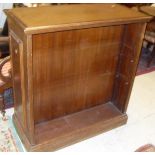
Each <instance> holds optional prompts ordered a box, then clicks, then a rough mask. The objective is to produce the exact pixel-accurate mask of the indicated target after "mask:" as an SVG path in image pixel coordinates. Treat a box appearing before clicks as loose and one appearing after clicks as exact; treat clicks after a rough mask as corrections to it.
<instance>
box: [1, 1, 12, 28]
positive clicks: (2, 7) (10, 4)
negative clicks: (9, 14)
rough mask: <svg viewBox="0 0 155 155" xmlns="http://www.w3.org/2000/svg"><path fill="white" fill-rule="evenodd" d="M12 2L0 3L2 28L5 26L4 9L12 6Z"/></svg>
mask: <svg viewBox="0 0 155 155" xmlns="http://www.w3.org/2000/svg"><path fill="white" fill-rule="evenodd" d="M12 5H13V4H12V3H0V28H2V27H3V25H4V22H5V19H6V16H5V14H4V12H3V10H4V9H9V8H12Z"/></svg>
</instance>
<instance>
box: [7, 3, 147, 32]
mask: <svg viewBox="0 0 155 155" xmlns="http://www.w3.org/2000/svg"><path fill="white" fill-rule="evenodd" d="M72 10H74V11H72ZM103 10H104V11H103ZM120 11H121V13H120ZM6 12H7V14H8V15H9V17H10V18H12V19H13V20H15V21H16V22H18V24H19V25H20V26H21V27H22V28H23V29H24V31H25V33H26V34H35V33H36V34H38V33H43V32H44V33H45V32H52V31H62V30H63V31H64V30H70V29H78V28H80V29H81V28H90V27H99V26H108V25H120V24H126V23H134V22H138V21H141V20H142V21H143V20H148V18H149V17H148V16H147V15H144V14H142V13H140V12H137V11H135V10H132V11H131V9H129V8H126V7H125V6H122V5H118V4H93V5H92V4H80V5H77V4H76V5H58V6H45V7H39V8H15V9H12V10H10V11H9V10H6ZM30 15H31V16H30ZM47 15H49V16H47ZM32 16H33V19H32V18H30V17H32ZM38 17H39V18H38ZM116 21H117V22H116Z"/></svg>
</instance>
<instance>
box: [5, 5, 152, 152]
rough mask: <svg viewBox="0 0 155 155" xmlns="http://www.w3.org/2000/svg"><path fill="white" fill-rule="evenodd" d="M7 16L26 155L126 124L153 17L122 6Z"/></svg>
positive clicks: (30, 10)
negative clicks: (140, 59) (141, 53)
mask: <svg viewBox="0 0 155 155" xmlns="http://www.w3.org/2000/svg"><path fill="white" fill-rule="evenodd" d="M5 13H6V14H7V17H8V23H9V34H10V49H11V60H12V72H13V90H14V102H15V105H14V106H15V112H14V115H13V122H14V125H15V127H16V129H17V131H18V134H19V136H20V138H21V140H22V142H23V144H24V146H25V147H26V149H27V150H28V151H54V150H57V149H59V148H62V147H65V146H67V145H71V144H73V143H76V142H79V141H81V140H84V139H86V138H89V137H91V136H94V135H97V134H99V133H102V132H104V131H107V130H110V129H113V128H115V127H118V126H120V125H123V124H125V123H126V121H127V115H126V110H127V105H128V101H129V97H130V93H131V89H132V85H133V81H134V77H135V73H136V67H137V64H138V59H139V55H140V50H141V45H142V41H143V36H144V32H145V27H146V23H147V22H148V21H149V20H150V17H149V16H147V15H144V14H142V13H139V12H136V11H134V10H131V9H129V8H126V7H124V6H121V5H118V4H77V5H58V6H46V7H38V8H15V9H11V10H5ZM94 145H95V144H94Z"/></svg>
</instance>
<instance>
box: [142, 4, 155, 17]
mask: <svg viewBox="0 0 155 155" xmlns="http://www.w3.org/2000/svg"><path fill="white" fill-rule="evenodd" d="M139 10H140V11H141V12H144V13H145V14H148V15H150V16H155V7H154V6H142V7H140V8H139Z"/></svg>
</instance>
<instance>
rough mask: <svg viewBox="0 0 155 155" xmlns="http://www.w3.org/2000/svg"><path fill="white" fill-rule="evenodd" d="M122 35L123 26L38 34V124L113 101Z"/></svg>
mask: <svg viewBox="0 0 155 155" xmlns="http://www.w3.org/2000/svg"><path fill="white" fill-rule="evenodd" d="M121 36H122V26H111V27H101V28H91V29H83V30H73V31H63V32H57V33H47V34H39V35H34V36H33V43H34V44H33V75H34V76H33V78H34V80H33V81H34V109H35V122H39V121H44V120H49V119H53V118H56V117H61V116H63V115H67V114H70V113H73V112H77V111H80V110H82V109H85V108H89V107H92V106H95V105H98V104H101V103H106V102H108V101H110V100H111V96H112V89H113V81H114V76H115V71H116V64H117V60H118V54H119V50H120V41H121ZM73 103H74V104H73ZM68 107H70V108H68Z"/></svg>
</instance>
